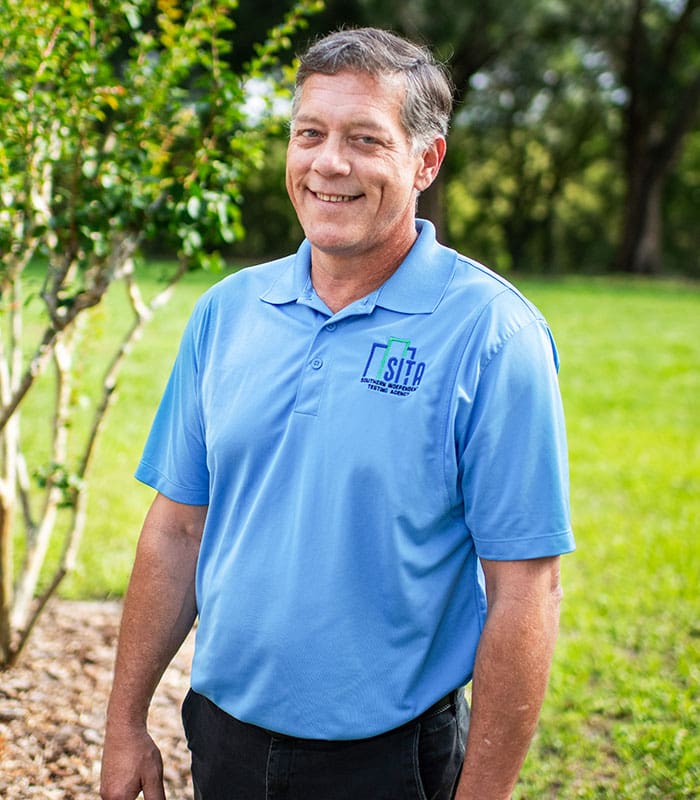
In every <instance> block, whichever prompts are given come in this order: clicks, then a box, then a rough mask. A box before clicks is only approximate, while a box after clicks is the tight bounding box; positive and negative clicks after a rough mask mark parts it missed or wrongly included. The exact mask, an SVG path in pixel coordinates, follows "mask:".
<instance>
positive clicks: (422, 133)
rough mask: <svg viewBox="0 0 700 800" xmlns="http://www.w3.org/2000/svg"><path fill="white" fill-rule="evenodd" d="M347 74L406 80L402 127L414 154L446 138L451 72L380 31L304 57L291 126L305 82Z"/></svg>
mask: <svg viewBox="0 0 700 800" xmlns="http://www.w3.org/2000/svg"><path fill="white" fill-rule="evenodd" d="M344 70H350V71H354V72H365V73H367V74H369V75H371V76H373V77H375V78H381V77H383V76H385V75H395V74H400V75H402V76H403V77H404V81H405V84H406V94H405V97H404V101H403V106H402V111H401V122H402V124H403V126H404V128H405V130H406V133H407V134H408V137H409V139H410V141H411V144H412V146H413V148H414V149H416V150H424V149H425V148H426V147H428V145H430V143H431V142H432V141H434V139H435V138H436V137H438V136H446V135H447V129H448V126H449V121H450V114H451V113H452V81H451V80H450V77H449V74H448V72H447V69H446V68H445V67H444V66H443V65H442V64H440V63H439V62H438V61H436V59H435V58H434V57H433V54H432V53H431V52H430V50H428V48H427V47H422V46H421V45H418V44H415V43H414V42H411V41H409V40H408V39H404V38H402V37H401V36H398V35H396V34H395V33H391V32H389V31H385V30H380V29H379V28H354V29H347V30H340V31H336V32H335V33H331V34H329V35H327V36H325V37H324V38H322V39H319V40H318V41H317V42H315V43H314V44H313V45H312V46H311V47H310V48H309V49H308V50H307V51H306V53H304V54H303V55H301V56H300V57H299V69H298V71H297V75H296V83H295V87H294V101H293V104H292V120H294V118H295V116H296V114H297V112H298V110H299V103H300V101H301V90H302V87H303V85H304V81H305V80H306V79H307V78H308V77H309V76H310V75H314V74H322V75H336V74H337V73H339V72H342V71H344Z"/></svg>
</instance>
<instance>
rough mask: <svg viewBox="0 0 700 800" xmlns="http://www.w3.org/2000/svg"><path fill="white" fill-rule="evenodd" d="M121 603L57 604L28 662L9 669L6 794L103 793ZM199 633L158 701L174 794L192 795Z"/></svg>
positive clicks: (0, 734) (4, 684) (5, 677)
mask: <svg viewBox="0 0 700 800" xmlns="http://www.w3.org/2000/svg"><path fill="white" fill-rule="evenodd" d="M120 614H121V606H120V605H119V603H113V602H105V603H101V602H95V603H93V602H71V601H65V600H54V601H52V602H51V603H50V604H49V606H48V607H47V608H46V609H45V611H44V614H43V616H42V617H41V618H40V620H39V622H38V624H37V627H36V629H35V630H34V632H33V634H32V638H31V639H30V641H29V644H28V645H27V648H26V649H25V651H24V653H23V655H22V657H21V659H20V661H19V663H18V664H17V665H16V666H15V667H13V668H12V669H10V670H6V671H4V672H0V797H1V798H3V800H29V798H41V800H95V799H96V798H98V797H99V793H98V792H99V776H100V758H101V754H102V736H103V730H104V720H105V707H106V704H107V697H108V695H109V690H110V686H111V681H112V668H113V664H114V653H115V645H116V640H117V632H118V626H119V619H120ZM192 646H193V641H192V637H190V638H188V639H187V641H186V642H185V644H184V645H183V647H182V649H181V650H180V652H179V653H178V655H177V656H176V658H175V659H174V661H173V663H172V664H171V665H170V667H169V668H168V670H167V672H166V674H165V675H164V677H163V680H162V681H161V684H160V687H159V688H158V691H157V693H156V696H155V698H154V700H153V705H152V708H151V717H150V730H151V735H152V736H153V738H154V739H155V740H156V742H157V744H158V746H159V747H160V748H161V752H162V753H163V760H164V763H165V788H166V794H167V797H168V800H191V798H192V790H191V787H190V776H189V764H190V760H189V753H188V751H187V747H186V745H185V742H184V737H183V734H182V727H181V722H180V704H181V703H182V700H183V698H184V696H185V693H186V692H187V687H188V682H189V668H190V661H191V658H192Z"/></svg>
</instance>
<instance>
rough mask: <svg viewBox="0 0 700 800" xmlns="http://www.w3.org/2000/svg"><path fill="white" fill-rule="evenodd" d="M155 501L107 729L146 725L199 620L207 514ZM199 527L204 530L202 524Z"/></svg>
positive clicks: (126, 613) (131, 591) (140, 551)
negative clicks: (198, 577)
mask: <svg viewBox="0 0 700 800" xmlns="http://www.w3.org/2000/svg"><path fill="white" fill-rule="evenodd" d="M172 508H173V505H172V503H171V501H168V500H167V499H166V498H163V497H161V496H159V497H157V498H156V500H155V501H154V503H153V505H152V507H151V509H150V511H149V514H148V516H147V518H146V521H145V523H144V527H143V530H142V532H141V537H140V539H139V544H138V548H137V553H136V559H135V562H134V568H133V571H132V575H131V580H130V582H129V588H128V591H127V594H126V597H125V600H124V610H123V614H122V623H121V628H120V633H119V644H118V648H117V658H116V665H115V672H114V682H113V687H112V694H111V697H110V702H109V707H108V713H107V724H108V728H109V727H114V726H119V725H124V726H126V727H129V726H134V725H139V724H141V725H144V726H145V723H146V717H147V714H148V706H149V704H150V700H151V697H152V695H153V692H154V691H155V689H156V686H157V685H158V682H159V680H160V678H161V676H162V674H163V672H164V670H165V668H166V667H167V665H168V664H169V663H170V661H171V659H172V658H173V656H174V655H175V653H176V652H177V650H178V648H179V647H180V645H181V644H182V642H183V640H184V639H185V637H186V636H187V633H188V632H189V630H190V629H191V627H192V624H193V623H194V620H195V616H196V603H195V588H194V582H195V570H196V563H197V556H198V553H199V535H201V525H203V521H204V515H205V513H206V512H205V509H204V508H197V507H192V508H185V509H178V512H180V511H181V510H182V511H184V517H183V519H182V520H181V521H179V522H178V524H173V519H172ZM200 523H201V524H200Z"/></svg>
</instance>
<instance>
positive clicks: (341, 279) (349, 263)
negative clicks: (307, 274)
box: [311, 236, 416, 314]
mask: <svg viewBox="0 0 700 800" xmlns="http://www.w3.org/2000/svg"><path fill="white" fill-rule="evenodd" d="M415 238H416V237H415V236H414V238H413V240H412V241H410V242H406V243H405V246H403V247H401V248H400V249H398V248H396V247H394V248H392V250H391V252H386V253H383V254H382V256H381V257H377V256H376V254H374V255H373V256H372V258H371V260H368V258H367V257H363V256H359V257H347V256H342V255H334V254H331V253H327V252H323V251H319V250H318V249H316V248H315V247H313V246H312V249H311V282H312V284H313V287H314V290H315V292H316V294H317V295H318V296H319V297H320V298H321V300H323V302H324V303H325V304H326V305H327V306H328V308H329V309H330V310H331V311H332V312H333V313H334V314H336V313H337V312H338V311H340V310H341V309H343V308H345V307H346V306H349V305H350V304H351V303H354V302H355V300H359V299H360V298H361V297H365V296H366V295H368V294H370V292H373V291H375V289H378V288H379V287H380V286H381V285H382V284H383V283H385V282H386V281H387V280H389V278H390V277H391V276H392V275H393V274H394V273H395V272H396V270H397V269H398V268H399V267H400V266H401V263H402V262H403V260H404V258H405V257H406V255H407V254H408V251H409V250H410V249H411V247H412V246H413V242H414V241H415Z"/></svg>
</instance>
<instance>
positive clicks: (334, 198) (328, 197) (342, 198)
mask: <svg viewBox="0 0 700 800" xmlns="http://www.w3.org/2000/svg"><path fill="white" fill-rule="evenodd" d="M314 194H315V195H316V197H318V199H319V200H323V201H324V202H326V203H349V202H350V201H351V200H356V199H357V198H358V197H359V195H350V194H323V193H322V192H314Z"/></svg>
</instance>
